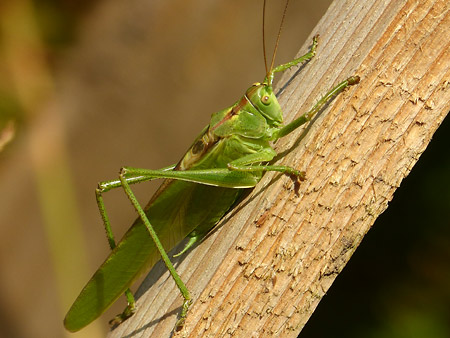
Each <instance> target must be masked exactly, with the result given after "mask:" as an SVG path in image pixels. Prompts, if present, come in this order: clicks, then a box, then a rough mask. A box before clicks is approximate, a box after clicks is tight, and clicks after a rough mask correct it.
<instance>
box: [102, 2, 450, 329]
mask: <svg viewBox="0 0 450 338" xmlns="http://www.w3.org/2000/svg"><path fill="white" fill-rule="evenodd" d="M317 33H320V35H321V40H320V45H319V47H318V50H317V56H316V58H315V59H313V60H312V61H311V62H310V63H309V64H307V65H306V66H304V67H302V71H300V72H299V71H298V69H292V70H291V71H288V72H286V74H284V76H283V78H282V79H281V81H280V83H279V85H278V91H279V100H280V104H281V107H282V108H283V110H284V112H285V116H286V120H287V121H290V120H292V119H293V118H294V116H299V115H300V114H301V113H302V112H305V111H307V110H308V108H309V107H311V106H312V105H313V104H314V102H315V101H316V100H317V99H318V98H319V97H320V95H321V94H323V93H325V92H326V90H327V89H329V88H330V87H331V86H332V85H333V84H335V83H337V82H338V81H340V80H343V79H345V78H346V77H348V76H350V75H359V76H360V77H361V83H360V84H359V85H357V86H354V87H352V88H349V89H348V90H346V91H345V93H343V94H340V95H339V96H338V97H337V98H336V99H335V100H334V101H333V102H332V103H331V104H330V105H329V106H328V107H327V108H326V109H325V110H323V111H322V112H321V113H320V114H319V116H317V118H315V119H314V120H313V121H312V122H311V123H310V124H309V125H308V126H306V127H305V128H303V129H302V130H299V131H298V133H296V134H295V135H292V136H290V137H288V138H286V139H282V140H280V141H279V142H278V143H277V145H276V148H277V151H278V152H279V153H282V154H283V155H284V156H283V157H282V158H281V159H280V161H279V162H278V163H282V164H286V165H290V166H294V167H296V168H298V169H300V170H305V171H306V173H307V180H306V181H305V182H302V184H301V186H300V189H299V194H298V195H297V194H296V193H295V191H294V189H293V185H292V182H291V181H290V179H289V178H287V177H284V176H280V175H277V174H267V175H265V176H264V177H263V179H262V181H261V182H260V184H258V186H257V187H256V188H255V189H254V190H253V191H252V193H251V194H250V195H249V196H248V197H247V198H246V199H245V200H243V201H242V202H241V203H240V204H239V205H238V206H237V207H236V208H235V209H234V210H233V211H232V212H231V213H230V214H229V215H228V216H227V217H226V218H225V219H224V220H223V221H222V222H220V224H219V225H218V227H217V229H215V231H214V232H213V234H211V236H209V237H208V238H207V239H206V240H205V241H204V242H203V243H201V244H200V245H199V246H198V247H197V248H195V249H194V250H193V251H192V252H191V253H189V254H188V255H186V256H185V257H182V258H181V259H180V260H179V261H178V262H177V264H176V265H178V266H177V270H178V271H179V272H180V275H181V277H182V278H183V280H184V281H185V282H186V283H187V286H188V287H189V288H190V290H191V292H192V295H193V297H194V304H193V305H192V307H191V309H190V312H189V314H188V317H187V319H186V323H185V326H184V327H183V329H182V330H180V331H179V332H177V333H175V335H174V336H175V337H205V336H208V337H222V336H236V337H273V336H282V337H296V336H297V335H298V334H299V332H300V331H301V329H302V327H303V326H304V325H305V323H306V322H307V320H308V319H309V317H310V316H311V314H312V313H313V311H314V310H315V308H316V306H317V304H318V303H319V301H320V299H321V298H322V297H323V296H324V295H325V293H326V291H327V290H328V288H329V287H330V286H331V284H332V282H333V281H334V279H335V278H336V276H337V275H338V274H339V272H340V271H341V270H342V269H343V268H344V266H345V264H346V263H347V262H348V260H349V259H350V257H351V255H352V254H353V252H354V251H355V250H356V248H357V246H358V245H359V243H360V242H361V240H362V238H363V237H364V235H365V234H366V233H367V231H369V229H370V227H371V226H372V225H373V223H374V222H375V220H376V218H377V217H378V216H379V215H380V214H381V213H382V212H383V211H384V210H385V209H386V208H387V206H388V202H389V201H390V200H391V199H392V198H393V194H394V192H395V190H396V189H397V188H398V187H399V185H400V183H401V181H402V180H403V178H405V177H406V176H407V175H408V173H409V172H410V170H411V169H412V167H413V166H414V164H415V163H416V162H417V160H418V159H419V157H420V155H421V154H422V152H423V151H424V150H425V148H426V146H427V144H428V143H429V141H430V140H431V137H432V135H433V133H434V132H435V130H436V129H437V128H438V126H439V125H440V123H441V122H442V120H443V119H444V117H445V116H446V114H447V112H448V111H449V109H450V45H449V44H450V43H449V41H450V12H449V5H448V1H446V0H425V1H420V2H418V1H415V0H414V1H413V0H408V1H406V0H390V1H375V2H374V3H373V4H371V5H367V3H364V2H361V1H358V0H348V1H335V2H334V3H333V4H332V5H331V7H330V8H329V10H328V11H327V13H326V14H325V16H324V17H323V18H322V20H321V21H320V23H319V24H318V26H317V27H316V28H314V30H313V31H312V33H311V37H312V36H313V35H315V34H317ZM309 44H310V40H308V41H307V43H306V44H305V45H304V46H303V47H302V49H301V52H302V53H304V52H305V50H306V49H307V46H308V45H309ZM299 54H300V53H299ZM286 149H287V150H286ZM205 207H207V206H205ZM368 292H370V290H368ZM138 294H140V295H141V297H140V298H139V300H138V302H137V304H138V311H137V313H136V314H135V316H134V317H132V318H130V319H129V320H127V321H126V322H125V323H123V324H122V325H121V326H120V327H118V328H117V329H116V330H114V331H113V332H112V333H111V337H124V336H126V337H133V336H155V337H169V336H170V332H171V331H172V329H173V325H174V323H175V321H176V316H177V314H178V313H179V310H180V306H181V303H182V299H181V297H180V296H179V292H178V291H177V290H176V287H175V284H174V283H173V281H172V280H170V278H168V273H167V272H165V271H164V268H163V266H162V265H161V264H157V266H156V267H155V268H154V269H153V270H152V272H151V273H150V274H149V276H148V277H147V279H146V281H145V282H144V284H143V285H142V286H141V288H140V290H139V292H138Z"/></svg>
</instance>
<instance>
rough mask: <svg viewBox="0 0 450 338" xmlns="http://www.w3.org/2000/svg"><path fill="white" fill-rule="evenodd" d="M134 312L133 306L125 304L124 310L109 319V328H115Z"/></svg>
mask: <svg viewBox="0 0 450 338" xmlns="http://www.w3.org/2000/svg"><path fill="white" fill-rule="evenodd" d="M135 312H136V307H135V306H127V307H126V308H125V310H123V312H122V313H121V314H118V315H117V316H115V317H114V318H113V319H111V320H110V321H109V326H111V329H115V328H116V327H117V326H119V325H120V324H122V323H123V322H124V321H125V320H127V319H128V318H130V317H131V316H132V315H134V313H135Z"/></svg>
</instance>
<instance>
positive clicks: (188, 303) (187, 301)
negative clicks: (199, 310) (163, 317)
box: [175, 299, 192, 331]
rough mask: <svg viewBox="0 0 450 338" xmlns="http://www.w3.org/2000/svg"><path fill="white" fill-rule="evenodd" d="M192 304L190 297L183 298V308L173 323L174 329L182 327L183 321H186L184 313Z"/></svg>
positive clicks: (185, 313)
mask: <svg viewBox="0 0 450 338" xmlns="http://www.w3.org/2000/svg"><path fill="white" fill-rule="evenodd" d="M191 305H192V299H185V300H184V303H183V308H182V310H181V313H180V318H179V319H178V320H177V322H176V323H175V331H179V330H181V329H182V327H183V325H184V322H185V321H186V315H187V312H188V310H189V307H190V306H191Z"/></svg>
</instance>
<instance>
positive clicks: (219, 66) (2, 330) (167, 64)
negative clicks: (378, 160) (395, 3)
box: [0, 0, 450, 338]
mask: <svg viewBox="0 0 450 338" xmlns="http://www.w3.org/2000/svg"><path fill="white" fill-rule="evenodd" d="M330 2H331V1H330V0H316V1H313V2H311V1H306V0H293V1H291V4H290V7H289V11H288V16H287V18H286V22H285V27H284V30H283V35H282V39H281V42H280V49H279V51H278V56H277V62H276V63H277V64H279V63H282V62H286V61H290V60H291V59H292V58H293V56H294V55H295V54H296V52H297V51H298V49H299V48H300V46H301V45H302V44H303V42H304V41H305V39H306V38H307V36H308V35H309V34H310V33H311V30H312V29H313V28H314V26H315V24H316V22H317V21H318V20H319V19H320V17H321V16H322V15H323V14H324V13H325V11H326V9H327V7H328V5H329V3H330ZM269 5H270V6H269V7H268V13H267V14H268V15H267V26H266V32H267V45H268V50H269V51H271V50H272V46H273V42H274V40H275V36H276V33H277V30H278V25H279V21H280V17H281V12H282V9H283V3H282V2H280V1H269ZM261 12H262V1H261V0H247V1H242V0H240V1H239V0H216V1H208V0H196V1H186V0H170V1H157V0H139V1H136V0H129V1H126V2H123V1H99V0H97V1H73V0H60V1H56V0H40V1H36V0H35V1H32V0H15V1H9V2H2V3H0V21H1V22H0V151H1V152H0V186H1V194H0V241H1V245H0V337H12V338H16V337H17V338H22V337H27V338H28V337H33V338H34V337H69V336H70V337H103V336H104V335H105V334H106V333H107V321H108V319H110V318H111V317H112V316H113V315H115V314H116V313H118V312H120V311H121V310H122V308H123V306H124V305H125V303H124V301H123V300H122V301H121V302H118V303H119V304H117V305H116V306H115V307H114V308H113V309H111V310H109V311H108V312H107V313H106V314H105V315H104V316H103V317H102V318H100V319H99V320H97V321H96V322H95V323H93V324H92V325H90V326H89V327H88V328H86V329H84V330H82V331H81V332H80V333H77V334H70V333H67V332H66V331H65V330H64V328H63V326H62V320H63V317H64V315H65V313H66V311H67V310H68V308H69V307H70V305H71V303H72V302H73V300H74V299H75V297H76V296H77V295H78V293H79V291H80V290H81V288H82V287H83V286H84V284H85V283H86V282H87V280H88V278H89V277H90V275H91V274H92V273H93V272H94V271H95V270H96V268H97V267H98V266H99V265H100V264H101V262H102V261H103V260H104V259H105V257H106V255H107V253H108V245H107V241H106V239H105V235H104V231H103V229H102V223H101V220H100V217H99V215H98V210H97V206H96V203H95V198H94V189H95V187H96V185H97V182H99V181H102V180H109V179H113V178H116V177H117V173H118V170H119V168H120V167H121V166H124V165H128V166H134V167H142V168H161V167H164V166H167V165H169V164H172V163H175V162H177V161H178V159H179V158H180V157H181V156H182V154H183V152H184V151H185V150H186V148H187V147H188V146H189V145H190V143H191V142H192V140H193V139H194V138H195V136H196V135H197V134H198V133H199V132H200V130H201V129H202V128H203V127H204V126H205V125H206V124H207V123H208V120H209V117H210V115H211V113H213V112H214V111H217V110H220V109H222V108H224V107H227V106H229V105H231V104H232V103H234V102H235V101H236V100H237V99H238V98H239V97H240V96H241V95H242V94H243V92H244V91H245V90H246V89H247V87H248V86H249V85H250V84H252V83H253V82H256V81H261V80H263V77H264V63H263V56H262V38H261ZM269 54H271V52H269ZM269 57H270V55H269ZM449 135H450V123H449V121H448V120H447V121H444V123H443V125H442V126H441V127H440V129H439V130H438V132H437V133H436V135H435V137H434V139H433V141H432V143H431V144H430V147H429V149H428V150H427V151H426V152H425V153H424V155H423V156H422V158H421V159H420V161H419V163H418V164H417V166H416V167H415V168H414V170H413V171H412V173H411V175H410V176H409V177H408V178H407V179H406V180H405V181H404V182H403V184H402V187H401V188H400V189H399V190H398V191H397V193H396V195H395V198H394V200H393V201H392V203H391V205H390V207H389V208H388V210H387V211H386V212H385V213H384V214H383V215H382V216H381V217H380V218H379V219H378V221H377V222H376V224H375V226H374V228H373V229H372V230H371V231H370V232H369V234H368V235H367V236H366V238H365V239H364V241H363V243H362V245H361V246H360V248H359V249H358V250H357V251H356V253H355V255H354V257H353V258H352V260H351V261H350V263H349V264H348V266H347V267H346V268H345V269H344V272H343V273H342V274H341V275H340V276H339V277H338V278H337V280H336V282H335V284H334V285H333V287H332V288H331V289H330V292H329V293H328V295H327V296H326V297H325V298H324V299H323V301H322V302H321V303H320V305H319V307H318V309H317V311H316V312H315V313H314V315H313V317H312V318H311V321H310V322H309V323H308V324H307V326H306V327H305V329H304V331H303V332H302V334H301V335H300V336H301V337H330V336H333V337H361V336H365V337H371V336H372V337H449V336H450V326H449V323H450V234H449V232H450V231H449V229H450V227H449V226H450V176H449V173H450V158H449V157H448V156H447V154H448V149H449V145H450V139H449V138H450V136H449ZM155 187H156V186H155V184H153V183H148V184H147V183H146V184H142V185H140V186H136V187H135V191H136V194H137V196H138V198H140V199H141V200H142V201H143V203H145V202H146V200H148V199H149V197H150V196H151V193H152V191H153V189H155ZM105 199H106V203H107V207H109V210H110V217H111V221H112V224H113V226H114V230H115V231H116V233H117V234H118V237H120V235H121V234H123V233H124V231H125V230H126V229H127V228H128V227H129V225H130V224H131V221H132V220H133V219H134V218H135V215H134V212H133V209H132V208H131V206H130V204H129V202H128V201H127V199H126V197H125V196H124V194H123V193H122V192H121V191H113V192H110V193H108V194H107V195H106V196H105Z"/></svg>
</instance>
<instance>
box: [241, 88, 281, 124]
mask: <svg viewBox="0 0 450 338" xmlns="http://www.w3.org/2000/svg"><path fill="white" fill-rule="evenodd" d="M245 96H246V97H247V98H248V100H249V101H250V102H251V103H252V105H253V106H254V107H255V108H256V109H257V110H258V111H259V112H260V113H261V115H262V116H264V118H265V119H266V120H267V123H268V124H269V125H270V126H279V125H280V124H281V123H283V114H282V112H281V107H280V104H279V103H278V100H277V97H276V96H275V94H274V92H273V89H272V86H271V85H270V84H268V83H255V84H254V85H253V86H251V87H250V88H249V89H247V92H246V93H245Z"/></svg>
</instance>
